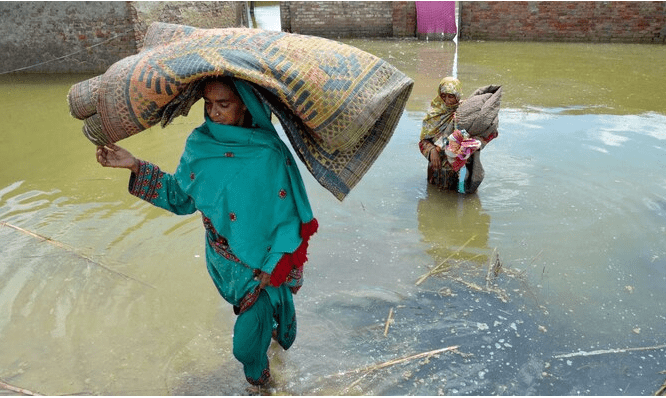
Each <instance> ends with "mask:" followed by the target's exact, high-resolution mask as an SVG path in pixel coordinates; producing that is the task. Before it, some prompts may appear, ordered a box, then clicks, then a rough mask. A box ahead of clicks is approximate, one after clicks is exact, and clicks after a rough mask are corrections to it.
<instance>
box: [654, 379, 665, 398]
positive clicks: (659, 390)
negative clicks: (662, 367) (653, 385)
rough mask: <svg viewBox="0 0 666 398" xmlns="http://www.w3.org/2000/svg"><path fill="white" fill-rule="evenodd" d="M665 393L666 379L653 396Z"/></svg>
mask: <svg viewBox="0 0 666 398" xmlns="http://www.w3.org/2000/svg"><path fill="white" fill-rule="evenodd" d="M664 393H666V381H665V382H664V384H662V385H661V388H660V389H658V390H657V392H655V393H654V395H655V396H662V395H664Z"/></svg>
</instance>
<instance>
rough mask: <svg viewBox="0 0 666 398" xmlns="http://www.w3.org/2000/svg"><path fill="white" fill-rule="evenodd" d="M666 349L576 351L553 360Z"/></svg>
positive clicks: (662, 346) (639, 348) (660, 347)
mask: <svg viewBox="0 0 666 398" xmlns="http://www.w3.org/2000/svg"><path fill="white" fill-rule="evenodd" d="M662 348H666V344H662V345H656V346H652V347H633V348H611V349H609V350H596V351H578V352H573V353H571V354H561V355H555V356H554V357H553V358H557V359H559V358H572V357H590V356H593V355H602V354H620V353H623V352H630V351H648V350H659V349H662Z"/></svg>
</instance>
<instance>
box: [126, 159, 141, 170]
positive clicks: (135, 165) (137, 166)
mask: <svg viewBox="0 0 666 398" xmlns="http://www.w3.org/2000/svg"><path fill="white" fill-rule="evenodd" d="M132 160H133V162H132V166H131V167H129V169H130V170H131V171H132V173H134V174H139V169H140V168H141V163H140V162H139V159H137V158H133V159H132Z"/></svg>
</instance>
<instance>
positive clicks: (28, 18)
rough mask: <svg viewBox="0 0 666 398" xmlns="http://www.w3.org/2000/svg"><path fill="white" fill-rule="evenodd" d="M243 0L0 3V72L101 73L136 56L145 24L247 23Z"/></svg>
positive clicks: (214, 25) (212, 25)
mask: <svg viewBox="0 0 666 398" xmlns="http://www.w3.org/2000/svg"><path fill="white" fill-rule="evenodd" d="M246 4H247V3H246V2H240V1H238V2H236V1H234V2H218V1H173V2H159V1H92V2H78V1H61V2H59V1H43V2H42V1H18V2H6V1H0V54H2V58H0V73H6V72H10V71H16V72H85V73H101V72H104V71H105V70H106V69H107V68H108V67H109V66H110V65H111V64H113V63H114V62H116V61H118V60H120V59H122V58H124V57H127V56H129V55H133V54H136V52H137V51H138V50H139V49H140V48H141V44H142V41H143V36H144V34H145V31H146V28H147V27H148V25H150V23H152V22H155V21H161V22H172V23H180V24H186V25H192V26H197V27H202V28H225V27H232V26H233V27H237V26H247V21H248V18H247V9H246Z"/></svg>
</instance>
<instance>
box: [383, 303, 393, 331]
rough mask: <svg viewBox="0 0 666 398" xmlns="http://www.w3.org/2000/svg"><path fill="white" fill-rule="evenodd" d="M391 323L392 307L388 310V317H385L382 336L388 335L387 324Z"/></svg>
mask: <svg viewBox="0 0 666 398" xmlns="http://www.w3.org/2000/svg"><path fill="white" fill-rule="evenodd" d="M391 323H393V307H391V309H390V310H389V314H388V317H386V326H384V337H386V336H387V335H388V330H389V325H391Z"/></svg>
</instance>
